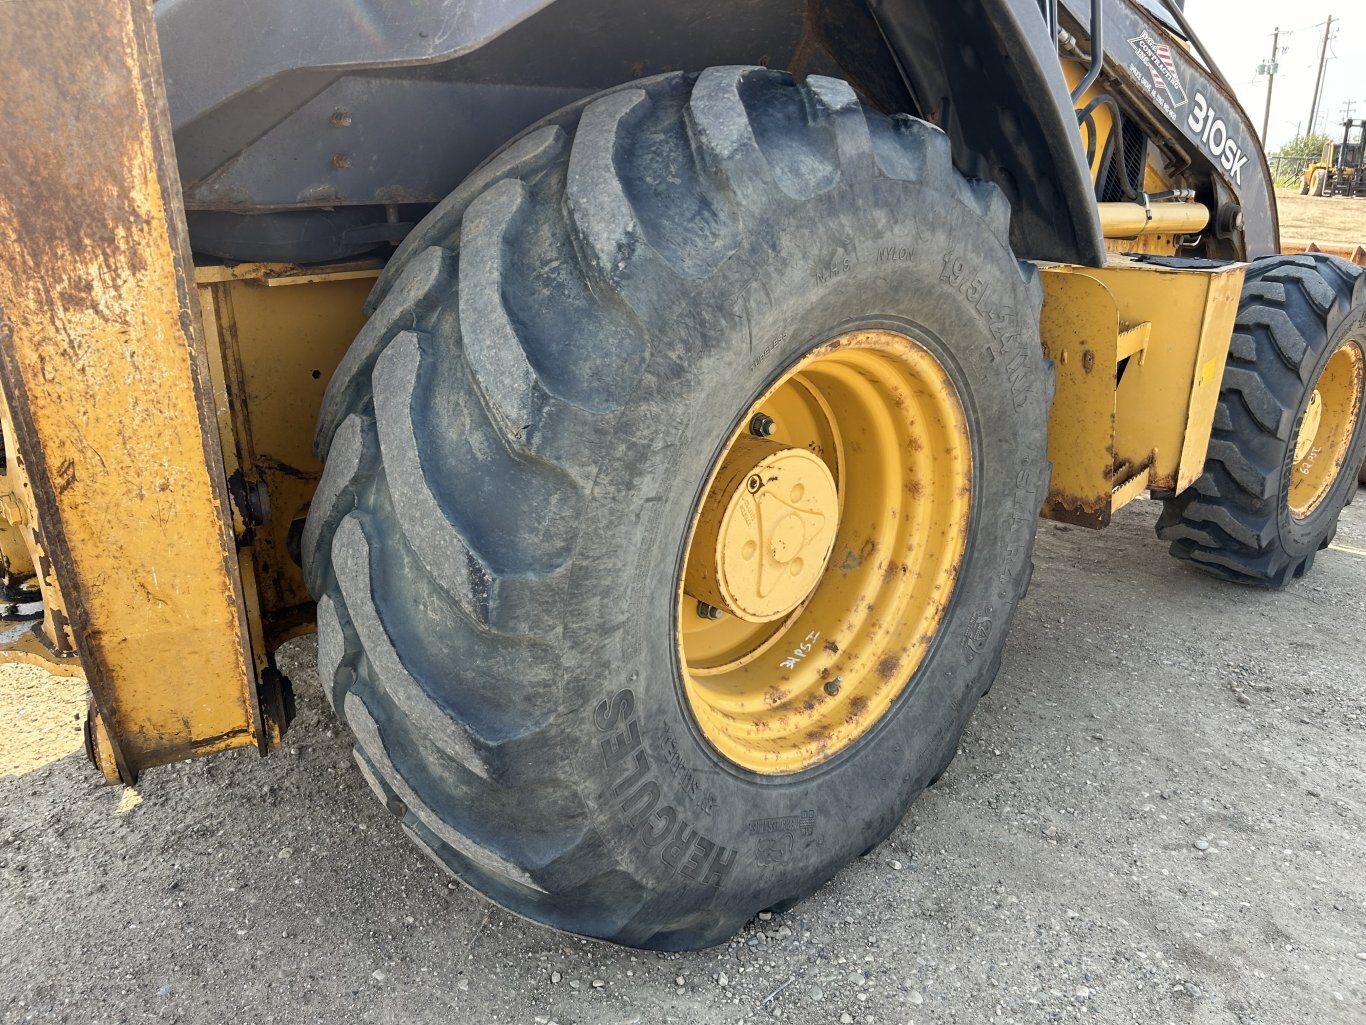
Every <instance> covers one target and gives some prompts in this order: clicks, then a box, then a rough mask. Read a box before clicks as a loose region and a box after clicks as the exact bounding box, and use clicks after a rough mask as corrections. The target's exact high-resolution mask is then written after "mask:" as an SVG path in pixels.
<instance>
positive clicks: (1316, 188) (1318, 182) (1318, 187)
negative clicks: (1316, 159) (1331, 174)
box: [1309, 168, 1328, 196]
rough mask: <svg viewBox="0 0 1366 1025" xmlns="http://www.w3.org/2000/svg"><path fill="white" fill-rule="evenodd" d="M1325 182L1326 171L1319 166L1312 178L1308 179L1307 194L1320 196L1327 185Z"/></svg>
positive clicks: (1326, 177)
mask: <svg viewBox="0 0 1366 1025" xmlns="http://www.w3.org/2000/svg"><path fill="white" fill-rule="evenodd" d="M1327 184H1328V172H1327V171H1325V170H1324V169H1323V168H1319V169H1318V170H1317V171H1315V172H1314V176H1313V178H1311V179H1310V183H1309V194H1310V195H1311V196H1322V195H1323V190H1324V188H1325V187H1326V186H1327Z"/></svg>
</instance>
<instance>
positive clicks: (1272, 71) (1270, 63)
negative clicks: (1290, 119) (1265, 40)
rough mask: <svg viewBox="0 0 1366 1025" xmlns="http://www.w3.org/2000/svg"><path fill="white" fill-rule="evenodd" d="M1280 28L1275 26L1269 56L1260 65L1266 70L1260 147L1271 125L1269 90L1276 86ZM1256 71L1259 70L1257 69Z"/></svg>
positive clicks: (1263, 143)
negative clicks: (1264, 103)
mask: <svg viewBox="0 0 1366 1025" xmlns="http://www.w3.org/2000/svg"><path fill="white" fill-rule="evenodd" d="M1280 43H1281V27H1280V26H1279V25H1277V26H1276V34H1275V35H1273V36H1272V37H1271V56H1270V57H1269V58H1267V62H1266V63H1265V64H1263V65H1262V68H1265V69H1266V75H1267V79H1266V113H1265V114H1263V115H1262V145H1263V146H1265V145H1266V130H1267V128H1269V127H1270V125H1271V90H1272V89H1273V88H1274V87H1275V85H1276V71H1277V70H1278V69H1279V67H1280V65H1279V64H1277V63H1276V58H1277V56H1279V55H1280ZM1257 70H1259V71H1260V70H1261V68H1258V69H1257Z"/></svg>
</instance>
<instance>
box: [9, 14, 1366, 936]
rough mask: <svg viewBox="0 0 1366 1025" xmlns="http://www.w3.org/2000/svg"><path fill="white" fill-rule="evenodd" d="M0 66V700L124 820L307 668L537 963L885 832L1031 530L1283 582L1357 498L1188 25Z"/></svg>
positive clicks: (977, 662) (320, 30)
mask: <svg viewBox="0 0 1366 1025" xmlns="http://www.w3.org/2000/svg"><path fill="white" fill-rule="evenodd" d="M0 65H2V66H3V81H4V87H3V88H4V103H3V104H0V121H2V122H3V126H4V134H3V138H4V140H5V142H4V144H3V146H0V242H2V243H3V250H2V251H3V257H2V259H3V268H4V272H3V276H2V277H0V391H2V392H3V399H4V403H3V418H2V419H3V430H4V467H3V471H4V478H3V483H2V484H0V492H2V493H3V494H0V516H3V521H4V522H3V530H0V550H2V551H3V565H4V580H3V585H4V588H5V598H6V602H7V605H6V606H5V619H6V621H7V622H6V624H5V625H6V627H7V630H6V633H5V636H4V651H3V658H5V659H9V660H16V661H25V662H29V663H34V664H38V665H42V666H44V667H47V668H48V669H50V670H52V671H53V672H57V673H66V674H71V675H78V674H79V675H83V676H84V678H85V680H86V681H88V684H89V688H90V695H91V700H90V712H89V718H88V722H87V725H86V732H87V746H88V750H89V753H90V756H91V758H92V759H93V761H94V763H95V765H96V766H97V768H98V771H100V772H101V773H103V776H104V778H105V779H107V780H108V781H110V782H120V781H122V782H124V783H131V782H133V781H134V780H136V779H138V777H139V775H140V774H141V773H144V772H145V771H146V770H148V769H151V768H153V767H155V766H158V765H164V764H166V763H169V762H172V761H175V760H177V759H184V758H190V757H195V756H200V755H208V754H212V753H215V752H221V751H225V750H229V749H234V748H243V747H253V748H256V749H258V750H259V751H260V752H261V753H262V754H266V753H267V752H268V751H270V750H271V748H272V747H274V746H276V745H277V744H278V743H279V741H280V737H281V735H282V733H283V732H284V731H285V729H286V728H287V726H288V724H289V720H290V716H291V711H292V706H293V697H292V693H293V692H292V685H291V682H290V681H289V680H287V679H285V678H284V677H283V676H282V675H281V674H280V672H279V671H278V670H277V669H276V667H275V663H274V659H273V652H274V651H275V650H276V649H277V648H278V647H279V646H280V645H281V644H282V643H284V642H285V641H287V640H289V639H291V638H294V637H297V636H299V635H300V634H303V633H306V632H309V631H313V630H315V629H316V631H317V650H318V672H319V677H320V680H321V686H322V690H323V692H324V694H325V695H326V698H327V700H328V701H329V702H331V703H332V705H333V707H334V708H335V710H336V713H337V715H338V716H340V717H341V718H342V719H343V720H344V721H345V722H346V724H347V725H348V727H349V729H350V731H351V732H352V734H353V735H354V739H355V756H356V762H357V764H358V766H359V771H360V772H361V774H362V775H363V776H364V778H365V779H366V780H367V781H368V783H369V785H370V786H371V787H372V788H373V790H374V791H375V793H376V795H377V796H378V798H379V799H380V800H381V801H382V802H383V803H384V804H385V805H386V806H387V807H388V809H389V810H390V811H392V812H393V814H394V815H395V816H396V818H397V819H398V820H399V824H401V827H402V828H403V829H404V830H405V831H406V832H407V833H408V834H409V835H410V836H411V837H412V839H413V841H414V842H416V843H417V844H418V845H420V846H421V847H422V848H423V849H424V850H425V851H427V852H428V853H429V854H430V855H431V857H432V858H433V859H434V860H435V861H436V862H437V863H438V864H439V865H441V866H442V867H444V868H445V869H447V870H448V871H449V872H451V873H452V874H453V875H454V876H455V877H457V878H458V879H459V880H461V881H462V882H464V883H466V884H468V885H469V886H471V887H473V888H474V889H476V890H478V891H480V892H481V893H483V894H485V895H486V896H487V897H488V898H490V899H491V900H493V901H496V902H497V903H499V904H501V905H503V906H504V907H506V908H508V909H510V910H511V911H513V912H515V913H516V914H518V915H522V916H524V917H527V918H529V919H533V920H535V921H537V922H540V923H543V924H545V925H547V926H551V927H554V928H556V929H561V930H565V931H569V932H572V933H576V934H580V935H584V936H590V937H597V938H601V939H606V940H611V941H614V942H617V943H623V944H629V945H634V946H639V947H645V948H656V949H673V950H677V949H689V948H698V947H705V946H708V945H712V944H716V943H719V942H721V941H723V940H725V939H726V938H727V937H728V936H730V935H731V934H732V933H733V932H735V931H736V930H737V929H738V928H739V927H740V926H741V925H742V924H743V923H744V922H745V921H746V920H748V919H749V918H750V917H751V916H753V915H754V914H755V913H756V912H758V911H760V910H761V909H765V908H777V909H782V908H785V907H788V906H790V905H791V904H792V903H793V902H794V901H797V900H800V899H801V898H802V897H803V896H805V895H807V894H809V893H811V892H812V891H814V890H815V889H816V888H818V887H819V886H821V885H822V884H823V883H824V882H825V881H826V880H827V879H829V878H830V877H831V876H832V875H833V874H834V873H836V872H838V871H839V870H840V868H841V867H842V866H843V865H845V864H846V863H847V862H849V861H850V860H851V859H853V858H856V857H857V856H859V855H860V854H861V853H863V852H866V851H868V850H869V849H871V848H872V847H873V846H875V845H876V844H878V843H879V842H880V841H881V840H882V839H883V838H885V837H886V836H887V835H888V833H889V832H890V831H891V830H892V829H893V828H894V827H895V826H896V825H897V823H898V821H899V820H900V819H901V818H902V817H903V815H904V814H905V812H906V810H907V808H908V807H909V805H910V804H911V802H912V801H914V800H915V799H916V797H917V796H918V795H919V794H920V793H921V792H922V791H923V790H924V789H925V788H926V787H928V786H931V785H933V784H934V783H935V782H936V781H937V780H938V779H939V778H940V776H941V775H942V774H943V773H944V772H945V770H946V768H947V767H948V765H949V763H950V761H951V760H952V759H953V757H954V754H955V752H956V750H957V747H958V740H959V737H960V735H961V734H962V731H963V729H964V727H965V724H966V723H967V721H968V717H969V716H970V715H971V714H972V711H973V707H974V705H975V704H976V703H977V701H978V699H979V698H981V697H982V695H984V694H985V693H986V692H987V690H988V689H989V688H990V687H991V685H992V680H993V678H994V677H995V675H996V673H997V670H998V668H999V666H1000V664H1001V658H1002V651H1003V649H1004V646H1005V643H1006V637H1007V634H1008V631H1009V628H1010V624H1011V619H1012V616H1013V615H1014V613H1015V610H1016V607H1017V605H1018V604H1019V602H1020V599H1021V597H1022V596H1023V595H1024V593H1025V590H1026V588H1027V587H1028V585H1029V582H1030V576H1031V573H1032V569H1033V567H1032V563H1031V551H1032V548H1033V544H1034V536H1035V530H1036V527H1037V524H1038V520H1039V517H1040V516H1041V515H1042V516H1043V517H1045V518H1049V519H1053V520H1059V521H1063V522H1065V523H1070V524H1076V525H1080V526H1084V527H1090V528H1103V527H1105V526H1106V525H1107V524H1108V523H1109V522H1110V521H1111V518H1112V517H1113V516H1114V514H1115V513H1116V511H1118V510H1119V509H1121V508H1122V507H1123V506H1125V505H1126V504H1128V503H1130V502H1132V501H1134V500H1135V499H1137V498H1139V497H1141V496H1151V497H1153V498H1156V499H1159V500H1160V501H1161V502H1162V503H1163V512H1162V515H1161V519H1160V521H1159V522H1158V527H1157V532H1158V535H1159V537H1160V538H1161V539H1162V540H1163V541H1165V542H1166V543H1167V544H1168V545H1169V546H1170V551H1171V554H1172V555H1173V556H1175V557H1176V558H1177V559H1178V560H1180V561H1181V562H1182V563H1184V564H1185V565H1186V566H1187V567H1193V568H1195V569H1197V570H1203V571H1205V572H1208V573H1212V574H1214V575H1216V576H1219V577H1222V578H1225V579H1227V580H1229V581H1232V582H1234V583H1238V584H1244V585H1250V586H1253V587H1265V588H1280V587H1285V586H1288V585H1291V584H1292V583H1293V582H1294V581H1295V580H1296V579H1297V578H1299V577H1302V576H1303V575H1304V574H1305V573H1306V572H1308V571H1309V570H1310V568H1311V566H1312V564H1313V562H1314V559H1315V557H1316V556H1317V555H1318V554H1319V553H1320V552H1321V550H1323V549H1324V548H1326V547H1327V545H1328V544H1329V541H1330V540H1331V539H1332V537H1333V534H1334V529H1335V526H1336V523H1337V520H1338V516H1339V513H1340V511H1341V510H1342V508H1343V506H1344V505H1345V503H1346V502H1348V501H1349V500H1350V499H1351V498H1352V497H1353V495H1354V494H1355V492H1356V487H1357V483H1356V473H1357V468H1359V467H1360V466H1361V465H1362V459H1363V454H1364V450H1366V429H1363V415H1364V413H1363V402H1362V396H1363V380H1364V379H1366V282H1364V281H1363V275H1364V274H1366V271H1363V269H1362V268H1360V267H1358V266H1354V265H1353V264H1352V263H1351V262H1348V261H1346V260H1343V259H1340V258H1337V257H1334V256H1329V255H1325V254H1323V253H1320V252H1308V253H1299V254H1282V253H1281V252H1280V239H1279V228H1278V222H1277V214H1276V206H1275V198H1274V193H1273V189H1272V182H1271V179H1270V176H1269V173H1268V169H1267V165H1266V161H1265V159H1264V156H1263V153H1262V150H1261V148H1260V146H1259V143H1258V140H1257V136H1256V133H1255V132H1254V130H1253V126H1252V125H1251V123H1250V122H1249V120H1248V118H1247V116H1246V114H1245V113H1244V112H1243V111H1242V110H1241V109H1240V107H1239V105H1238V103H1237V102H1236V101H1235V99H1234V97H1233V94H1232V92H1231V91H1230V89H1229V87H1228V84H1227V80H1226V79H1225V78H1224V77H1223V76H1222V75H1221V74H1220V72H1219V70H1218V69H1217V68H1216V67H1215V64H1214V61H1213V60H1212V59H1211V57H1210V54H1209V51H1208V50H1207V49H1206V48H1205V47H1204V46H1203V44H1202V43H1201V41H1200V40H1199V39H1198V38H1197V37H1196V35H1195V33H1194V32H1193V31H1192V30H1191V28H1190V25H1189V24H1188V22H1187V19H1186V17H1185V15H1184V13H1183V11H1182V5H1181V4H1180V3H1179V2H1175V0H1170V2H1161V0H1146V2H1138V0H1094V2H1085V0H964V2H961V3H939V2H933V0H739V2H737V0H688V2H683V3H672V4H641V3H638V2H635V0H503V2H500V3H479V2H474V0H421V2H420V0H377V2H365V3H362V2H360V0H240V2H238V3H234V4H222V3H216V2H213V0H159V2H157V3H155V5H153V4H152V3H151V2H150V0H82V2H81V3H79V4H78V3H76V2H75V0H50V2H45V3H9V4H0ZM1329 554H1331V553H1329ZM1181 571H1182V572H1185V571H1186V570H1181ZM1114 573H1115V577H1116V579H1117V580H1122V579H1123V576H1124V567H1123V565H1122V564H1120V563H1116V565H1115V566H1114ZM155 780H156V776H155V774H152V775H151V776H150V777H149V778H148V780H147V785H148V786H156V785H157V783H156V782H155Z"/></svg>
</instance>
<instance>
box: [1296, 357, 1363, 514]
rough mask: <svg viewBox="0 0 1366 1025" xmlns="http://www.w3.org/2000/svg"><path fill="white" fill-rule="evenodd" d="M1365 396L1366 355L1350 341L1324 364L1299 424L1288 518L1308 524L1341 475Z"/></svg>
mask: <svg viewBox="0 0 1366 1025" xmlns="http://www.w3.org/2000/svg"><path fill="white" fill-rule="evenodd" d="M1363 391H1366V353H1364V352H1363V349H1362V343H1361V342H1359V341H1357V340H1355V339H1348V340H1347V341H1346V342H1344V343H1343V344H1342V345H1340V346H1339V347H1338V348H1337V350H1336V351H1334V353H1333V355H1332V356H1330V357H1329V358H1328V362H1327V363H1326V364H1324V367H1323V372H1322V373H1321V374H1320V375H1319V379H1318V381H1316V382H1315V385H1314V392H1313V394H1312V395H1311V397H1310V400H1309V405H1308V406H1307V407H1306V409H1305V413H1304V416H1303V417H1302V418H1301V420H1300V428H1299V431H1298V433H1297V434H1296V437H1295V448H1294V452H1293V454H1292V459H1293V462H1294V465H1293V466H1292V468H1291V471H1290V494H1289V505H1290V514H1291V515H1292V516H1294V517H1295V518H1296V519H1304V518H1305V517H1307V516H1309V515H1310V514H1312V513H1313V512H1314V511H1315V510H1316V509H1318V508H1319V506H1321V505H1322V504H1323V501H1324V499H1325V498H1326V497H1327V495H1328V492H1329V491H1331V490H1332V487H1333V485H1334V484H1335V483H1336V482H1337V480H1338V478H1339V477H1340V476H1341V474H1342V468H1343V465H1344V464H1345V463H1346V461H1347V454H1348V452H1349V451H1350V450H1351V447H1352V439H1353V435H1354V434H1355V431H1356V423H1357V420H1358V419H1359V415H1360V412H1361V402H1362V395H1363Z"/></svg>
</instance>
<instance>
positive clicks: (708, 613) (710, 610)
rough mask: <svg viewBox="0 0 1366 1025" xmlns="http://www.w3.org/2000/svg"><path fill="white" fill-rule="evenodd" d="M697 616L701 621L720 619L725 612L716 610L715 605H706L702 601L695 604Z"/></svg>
mask: <svg viewBox="0 0 1366 1025" xmlns="http://www.w3.org/2000/svg"><path fill="white" fill-rule="evenodd" d="M697 614H698V615H699V616H700V617H701V618H703V619H720V618H721V617H722V616H724V615H725V614H726V613H725V610H724V609H718V608H717V607H716V606H715V605H708V604H707V603H706V602H704V601H700V602H698V603H697Z"/></svg>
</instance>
